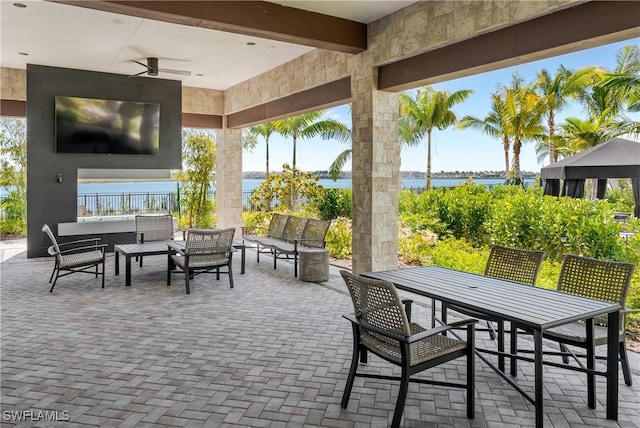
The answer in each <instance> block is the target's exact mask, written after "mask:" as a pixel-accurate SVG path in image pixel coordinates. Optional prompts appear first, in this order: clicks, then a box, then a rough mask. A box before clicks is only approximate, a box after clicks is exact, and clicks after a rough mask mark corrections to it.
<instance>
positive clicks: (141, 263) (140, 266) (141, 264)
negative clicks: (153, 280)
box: [140, 256, 142, 267]
mask: <svg viewBox="0 0 640 428" xmlns="http://www.w3.org/2000/svg"><path fill="white" fill-rule="evenodd" d="M140 267H142V256H140Z"/></svg>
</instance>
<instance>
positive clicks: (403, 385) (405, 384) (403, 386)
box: [391, 356, 409, 428]
mask: <svg viewBox="0 0 640 428" xmlns="http://www.w3.org/2000/svg"><path fill="white" fill-rule="evenodd" d="M407 358H408V356H407ZM408 365H409V363H408V362H407V363H404V364H403V367H402V374H401V375H400V390H399V391H398V400H397V401H396V408H395V410H394V411H393V421H392V422H391V426H392V427H393V428H398V427H399V426H400V421H401V420H402V413H403V412H404V403H405V401H406V400H407V391H408V390H409V367H408Z"/></svg>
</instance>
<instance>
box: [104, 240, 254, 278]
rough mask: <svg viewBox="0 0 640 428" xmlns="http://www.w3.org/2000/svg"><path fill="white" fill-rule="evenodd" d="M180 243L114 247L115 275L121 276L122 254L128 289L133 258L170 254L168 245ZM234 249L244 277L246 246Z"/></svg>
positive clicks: (239, 245) (242, 245)
mask: <svg viewBox="0 0 640 428" xmlns="http://www.w3.org/2000/svg"><path fill="white" fill-rule="evenodd" d="M171 242H174V243H175V242H180V241H154V242H145V243H144V244H121V245H114V247H113V251H114V252H115V254H116V263H115V275H116V276H118V275H120V254H122V255H123V256H124V257H125V276H124V278H125V279H124V282H125V285H126V286H127V287H129V286H130V285H131V258H132V257H137V256H155V255H160V254H165V255H166V254H167V253H168V244H169V243H171ZM233 248H235V249H236V250H240V274H241V275H244V267H245V253H246V248H247V247H246V245H245V244H243V243H242V242H234V243H233Z"/></svg>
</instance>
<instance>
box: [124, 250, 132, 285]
mask: <svg viewBox="0 0 640 428" xmlns="http://www.w3.org/2000/svg"><path fill="white" fill-rule="evenodd" d="M124 272H125V274H124V285H126V286H127V287H129V286H130V285H131V255H130V254H127V255H126V257H125V267H124Z"/></svg>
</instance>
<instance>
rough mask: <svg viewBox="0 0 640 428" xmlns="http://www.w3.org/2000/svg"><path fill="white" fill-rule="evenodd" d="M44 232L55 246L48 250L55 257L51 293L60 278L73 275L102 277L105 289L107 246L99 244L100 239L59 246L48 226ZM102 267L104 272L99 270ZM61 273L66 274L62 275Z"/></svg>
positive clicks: (82, 240) (51, 277) (44, 227)
mask: <svg viewBox="0 0 640 428" xmlns="http://www.w3.org/2000/svg"><path fill="white" fill-rule="evenodd" d="M42 232H44V233H46V234H47V236H48V237H49V239H50V240H51V243H52V244H53V245H51V246H50V247H49V249H48V252H49V254H50V255H52V256H55V264H54V266H53V272H51V276H50V277H49V282H51V281H52V280H53V284H52V285H51V289H50V290H49V292H50V293H51V292H53V287H55V286H56V282H57V281H58V278H60V277H63V276H67V275H71V274H72V273H83V272H84V273H90V274H95V276H96V278H97V277H98V275H102V288H104V256H105V247H107V245H106V244H99V242H100V238H90V239H81V240H78V241H71V242H64V243H60V244H59V243H58V241H57V240H56V237H55V235H54V234H53V231H52V230H51V228H50V227H49V226H48V225H46V224H45V225H44V226H42ZM100 265H102V272H100V271H99V269H98V267H99V266H100ZM93 267H95V272H89V271H88V269H91V268H93ZM61 272H65V273H62V274H61ZM54 275H55V279H54Z"/></svg>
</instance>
